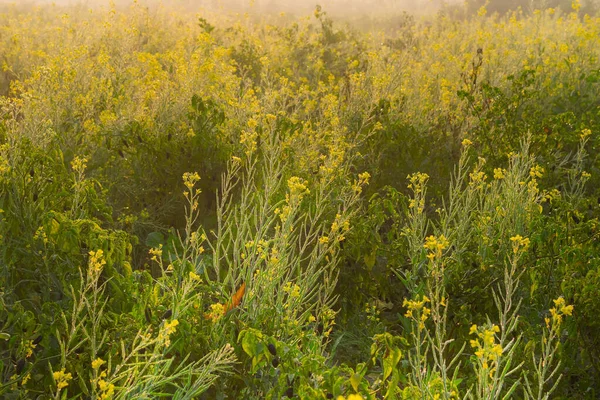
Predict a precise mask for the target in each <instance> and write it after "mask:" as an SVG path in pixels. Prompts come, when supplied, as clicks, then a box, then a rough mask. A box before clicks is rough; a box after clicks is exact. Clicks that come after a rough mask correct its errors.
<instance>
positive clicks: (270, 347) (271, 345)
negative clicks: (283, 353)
mask: <svg viewBox="0 0 600 400" xmlns="http://www.w3.org/2000/svg"><path fill="white" fill-rule="evenodd" d="M267 349H269V353H271V355H273V356H276V355H277V349H276V348H275V345H274V344H272V343H269V345H268V346H267Z"/></svg>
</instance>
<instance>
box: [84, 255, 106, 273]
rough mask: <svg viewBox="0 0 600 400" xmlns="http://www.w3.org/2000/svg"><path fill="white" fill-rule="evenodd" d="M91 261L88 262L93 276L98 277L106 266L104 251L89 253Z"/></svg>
mask: <svg viewBox="0 0 600 400" xmlns="http://www.w3.org/2000/svg"><path fill="white" fill-rule="evenodd" d="M89 255H90V259H89V261H88V265H89V271H90V275H91V276H97V275H99V274H100V272H102V269H103V268H104V265H106V260H104V251H102V250H97V251H93V250H92V251H90V252H89Z"/></svg>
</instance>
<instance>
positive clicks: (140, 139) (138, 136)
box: [136, 134, 144, 143]
mask: <svg viewBox="0 0 600 400" xmlns="http://www.w3.org/2000/svg"><path fill="white" fill-rule="evenodd" d="M136 138H137V140H138V142H140V143H144V141H143V140H142V137H141V136H140V135H139V134H138V135H136Z"/></svg>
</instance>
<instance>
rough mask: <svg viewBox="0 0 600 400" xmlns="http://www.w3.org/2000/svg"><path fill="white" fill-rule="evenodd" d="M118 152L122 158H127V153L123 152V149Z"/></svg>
mask: <svg viewBox="0 0 600 400" xmlns="http://www.w3.org/2000/svg"><path fill="white" fill-rule="evenodd" d="M118 153H119V155H120V156H121V158H125V154H123V150H119V151H118Z"/></svg>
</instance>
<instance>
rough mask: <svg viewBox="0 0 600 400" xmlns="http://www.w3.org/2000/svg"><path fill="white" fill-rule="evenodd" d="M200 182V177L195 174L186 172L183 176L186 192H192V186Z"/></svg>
mask: <svg viewBox="0 0 600 400" xmlns="http://www.w3.org/2000/svg"><path fill="white" fill-rule="evenodd" d="M199 180H200V175H198V173H197V172H193V173H192V172H186V173H184V174H183V184H184V185H185V186H186V187H187V188H188V190H190V191H191V190H192V188H193V187H194V185H195V184H196V183H197V182H198V181H199Z"/></svg>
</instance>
